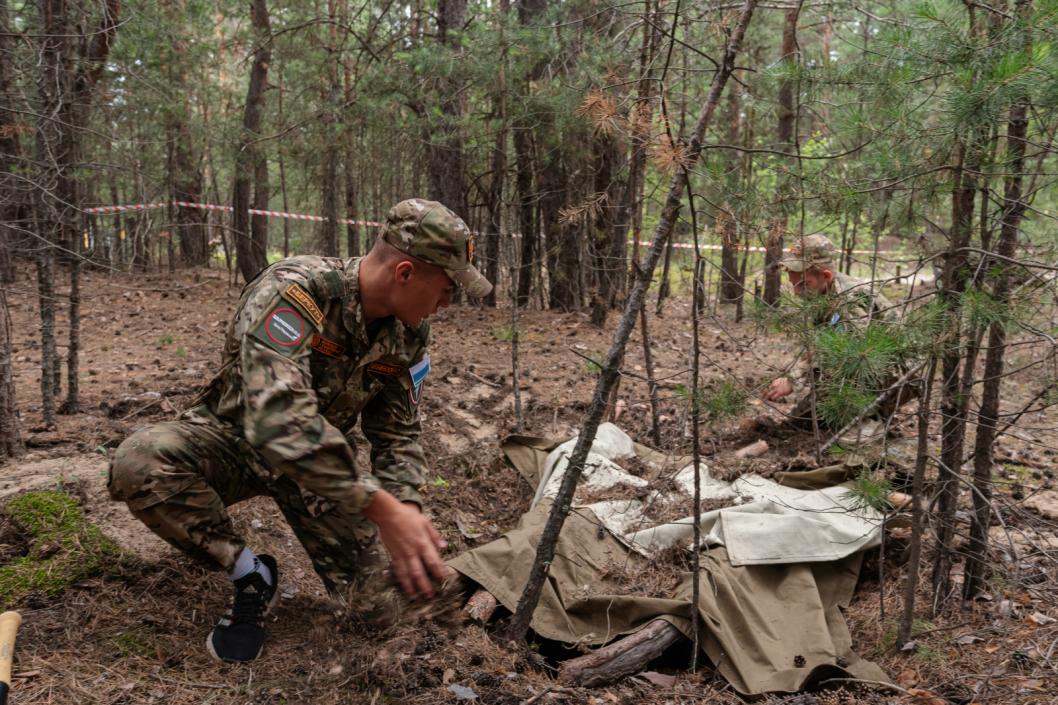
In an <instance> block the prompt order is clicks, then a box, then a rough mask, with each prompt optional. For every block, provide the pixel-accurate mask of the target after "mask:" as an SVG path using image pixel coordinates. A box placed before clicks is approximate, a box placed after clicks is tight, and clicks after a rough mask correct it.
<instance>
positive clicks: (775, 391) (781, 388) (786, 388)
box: [764, 377, 793, 401]
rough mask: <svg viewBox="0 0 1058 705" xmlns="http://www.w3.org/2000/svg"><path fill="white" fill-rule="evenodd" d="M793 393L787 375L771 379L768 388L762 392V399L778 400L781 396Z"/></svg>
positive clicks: (791, 384)
mask: <svg viewBox="0 0 1058 705" xmlns="http://www.w3.org/2000/svg"><path fill="white" fill-rule="evenodd" d="M791 394H793V383H792V382H791V381H790V378H789V377H779V378H778V379H776V380H774V381H772V383H771V385H770V386H769V387H768V390H767V391H766V392H764V399H765V400H766V401H779V400H780V399H782V398H783V397H787V396H790V395H791Z"/></svg>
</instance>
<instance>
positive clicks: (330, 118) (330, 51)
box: [320, 0, 341, 257]
mask: <svg viewBox="0 0 1058 705" xmlns="http://www.w3.org/2000/svg"><path fill="white" fill-rule="evenodd" d="M327 16H328V19H329V20H330V21H329V22H328V23H327V42H326V44H325V48H326V51H327V74H328V80H327V82H326V84H325V89H324V95H323V101H324V104H325V105H326V107H325V108H324V110H323V115H322V116H321V118H320V123H321V124H320V136H321V137H322V139H323V183H322V189H323V217H324V219H325V220H324V221H323V222H322V223H320V245H321V247H320V251H321V252H322V253H323V254H324V255H325V256H327V257H337V256H338V254H339V253H338V145H339V142H340V140H339V139H338V133H339V129H340V128H339V122H340V120H341V117H340V116H339V114H338V96H339V95H340V94H341V85H340V84H339V82H338V27H337V22H338V8H337V0H327Z"/></svg>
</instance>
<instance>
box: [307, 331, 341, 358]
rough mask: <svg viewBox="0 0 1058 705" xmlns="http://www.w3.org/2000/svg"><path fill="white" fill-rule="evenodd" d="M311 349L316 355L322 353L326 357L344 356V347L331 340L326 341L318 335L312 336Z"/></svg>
mask: <svg viewBox="0 0 1058 705" xmlns="http://www.w3.org/2000/svg"><path fill="white" fill-rule="evenodd" d="M311 345H312V349H313V350H315V351H316V352H318V353H322V354H324V355H326V356H327V357H341V356H342V355H344V354H345V346H344V345H340V344H339V343H336V342H334V341H333V340H327V339H326V338H324V337H323V336H322V335H320V334H318V333H313V334H312V343H311Z"/></svg>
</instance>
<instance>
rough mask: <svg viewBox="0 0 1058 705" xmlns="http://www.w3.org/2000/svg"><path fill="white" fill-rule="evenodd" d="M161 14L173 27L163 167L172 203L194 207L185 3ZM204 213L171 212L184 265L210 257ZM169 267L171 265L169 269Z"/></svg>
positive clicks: (196, 178)
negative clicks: (167, 173)
mask: <svg viewBox="0 0 1058 705" xmlns="http://www.w3.org/2000/svg"><path fill="white" fill-rule="evenodd" d="M163 9H164V14H165V17H166V19H167V21H169V22H170V23H172V24H173V26H174V27H175V31H174V32H173V33H172V42H171V44H170V45H169V46H168V48H167V49H163V51H164V52H165V53H166V54H167V58H166V63H167V70H168V78H169V89H170V95H169V98H168V101H167V105H166V107H165V108H164V117H163V122H164V125H165V141H166V155H167V160H166V165H167V167H168V170H169V184H170V188H171V198H172V199H173V200H174V201H183V202H190V203H196V202H199V201H201V200H202V166H201V157H200V155H199V153H198V151H197V150H196V149H195V140H194V139H193V138H192V136H191V125H190V115H191V108H190V105H189V103H188V99H187V92H188V91H187V62H188V56H187V39H186V36H185V32H184V29H185V28H184V26H183V23H184V17H185V15H186V14H187V7H186V1H185V0H166V2H165V3H164V5H163ZM206 213H207V212H206V211H204V210H200V209H198V208H190V207H187V206H180V205H177V206H176V207H175V209H174V216H175V217H174V218H173V222H174V230H175V231H176V234H178V235H179V236H180V256H181V258H182V259H183V261H184V264H186V265H189V266H201V265H203V264H205V263H206V260H207V258H208V256H209V252H208V248H207V246H206ZM170 266H172V265H170Z"/></svg>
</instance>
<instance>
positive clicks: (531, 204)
mask: <svg viewBox="0 0 1058 705" xmlns="http://www.w3.org/2000/svg"><path fill="white" fill-rule="evenodd" d="M513 136H514V164H515V183H516V184H517V186H518V223H519V225H520V226H521V231H522V233H521V234H522V247H521V257H520V258H519V263H518V298H517V302H518V305H519V306H526V305H528V304H529V293H530V291H531V290H532V283H533V262H534V261H536V241H537V237H538V235H539V233H538V232H537V230H536V220H535V218H534V215H535V211H536V197H535V194H534V193H533V156H532V138H531V137H530V132H529V129H528V128H527V127H525V126H523V125H515V126H514V130H513Z"/></svg>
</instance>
